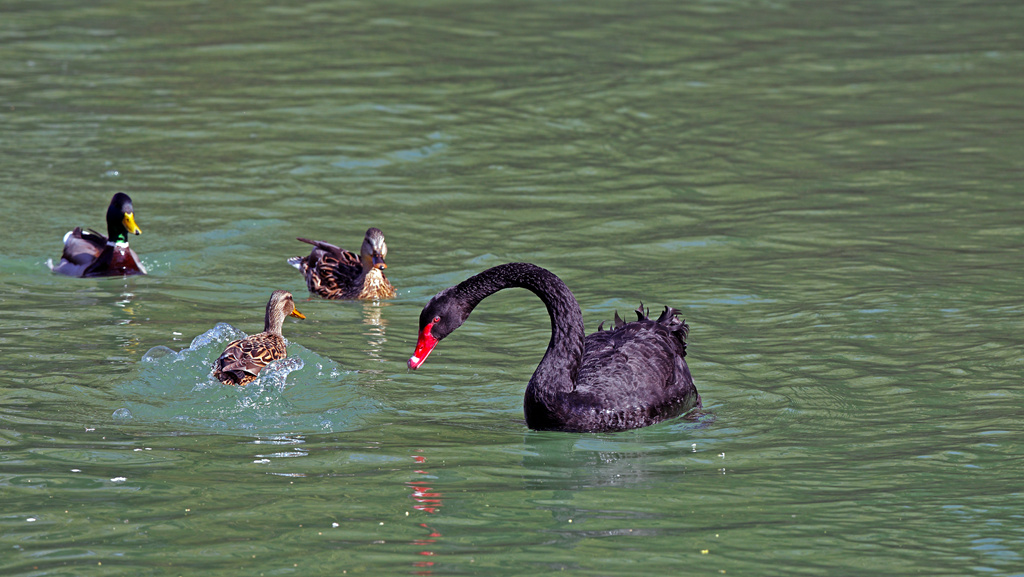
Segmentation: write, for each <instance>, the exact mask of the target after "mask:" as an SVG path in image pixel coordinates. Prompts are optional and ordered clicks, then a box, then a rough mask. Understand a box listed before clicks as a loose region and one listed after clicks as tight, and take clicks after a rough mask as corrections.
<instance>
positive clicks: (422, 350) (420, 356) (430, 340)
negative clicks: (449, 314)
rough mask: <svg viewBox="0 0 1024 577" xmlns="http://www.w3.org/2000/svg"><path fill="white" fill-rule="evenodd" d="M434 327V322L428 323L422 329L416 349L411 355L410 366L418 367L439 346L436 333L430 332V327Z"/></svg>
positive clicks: (412, 367) (411, 367)
mask: <svg viewBox="0 0 1024 577" xmlns="http://www.w3.org/2000/svg"><path fill="white" fill-rule="evenodd" d="M432 328H434V323H427V326H425V327H423V330H422V331H420V338H419V339H418V340H417V341H416V350H415V351H414V352H413V353H412V356H411V357H409V368H410V369H418V368H420V365H422V364H423V361H425V360H427V357H428V356H429V355H430V351H432V350H434V347H435V346H437V339H435V338H434V335H432V334H430V329H432Z"/></svg>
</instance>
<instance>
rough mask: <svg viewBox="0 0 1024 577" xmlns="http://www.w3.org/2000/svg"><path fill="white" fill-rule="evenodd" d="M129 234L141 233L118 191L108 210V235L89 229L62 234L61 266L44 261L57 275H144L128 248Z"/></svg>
mask: <svg viewBox="0 0 1024 577" xmlns="http://www.w3.org/2000/svg"><path fill="white" fill-rule="evenodd" d="M129 234H136V235H138V234H142V231H141V230H139V227H138V226H137V225H136V224H135V211H134V209H133V208H132V199H131V197H129V196H128V195H127V194H125V193H123V192H119V193H117V194H115V195H114V198H112V199H110V206H109V207H107V236H103V235H102V234H100V233H98V232H96V231H95V230H91V229H84V230H83V229H82V227H80V226H79V227H75V230H72V231H68V233H67V234H65V235H64V252H63V254H61V256H60V263H58V264H57V266H53V260H52V259H50V260H48V261H47V262H46V264H47V266H49V267H50V270H52V271H53V272H56V273H60V274H65V275H68V276H77V277H92V276H127V275H133V274H146V267H144V266H142V263H141V262H140V261H139V255H137V254H135V251H134V250H132V249H131V248H129V247H128V235H129Z"/></svg>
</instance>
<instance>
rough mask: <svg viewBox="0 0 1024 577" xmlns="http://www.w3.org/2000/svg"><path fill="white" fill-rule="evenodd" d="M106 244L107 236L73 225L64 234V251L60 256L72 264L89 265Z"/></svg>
mask: <svg viewBox="0 0 1024 577" xmlns="http://www.w3.org/2000/svg"><path fill="white" fill-rule="evenodd" d="M106 246H107V237H105V236H103V235H102V234H100V233H98V232H96V231H95V230H90V229H84V230H83V229H82V227H80V226H79V227H75V230H72V231H69V232H68V233H67V234H65V235H64V252H63V253H61V255H60V258H62V259H63V260H66V261H68V262H70V263H72V264H78V265H83V264H84V265H89V264H92V262H93V261H94V260H96V258H97V257H99V256H100V253H101V252H103V249H104V247H106Z"/></svg>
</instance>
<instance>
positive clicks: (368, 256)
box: [288, 228, 395, 300]
mask: <svg viewBox="0 0 1024 577" xmlns="http://www.w3.org/2000/svg"><path fill="white" fill-rule="evenodd" d="M297 240H300V241H302V242H306V243H309V244H311V245H313V247H314V248H313V250H312V251H311V252H310V253H309V256H305V257H303V256H296V257H292V258H290V259H288V264H290V265H292V266H293V267H295V268H297V269H298V270H299V272H301V273H302V276H304V277H306V286H307V287H309V292H311V293H313V294H315V295H318V296H320V297H323V298H325V299H370V300H379V299H389V298H392V297H394V296H395V287H393V286H391V283H390V282H388V279H387V277H385V276H384V269H386V268H387V267H388V265H387V264H385V263H384V259H385V258H387V256H388V245H387V244H385V243H384V233H383V232H381V231H380V229H379V228H371V229H369V230H367V231H366V238H364V239H363V246H362V248H361V249H360V250H359V256H358V257H357V256H356V255H355V254H354V253H352V252H350V251H347V250H344V249H341V248H338V247H336V246H334V245H333V244H330V243H326V242H323V241H320V240H309V239H306V238H299V239H297Z"/></svg>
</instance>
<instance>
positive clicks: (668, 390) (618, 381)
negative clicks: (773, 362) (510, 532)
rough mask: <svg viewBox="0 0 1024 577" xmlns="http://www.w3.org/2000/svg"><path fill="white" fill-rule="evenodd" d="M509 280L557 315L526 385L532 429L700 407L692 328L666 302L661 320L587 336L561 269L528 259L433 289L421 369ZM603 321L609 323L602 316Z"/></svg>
mask: <svg viewBox="0 0 1024 577" xmlns="http://www.w3.org/2000/svg"><path fill="white" fill-rule="evenodd" d="M510 287H521V288H525V289H527V290H529V291H531V292H533V293H534V294H536V295H537V296H539V297H540V299H541V300H542V301H544V304H545V305H546V306H547V309H548V314H549V315H550V316H551V341H550V342H549V343H548V349H547V351H546V352H545V353H544V358H543V359H541V361H540V364H539V365H538V366H537V370H536V371H535V372H534V373H533V377H531V378H530V384H529V385H527V387H526V397H525V399H524V400H523V409H524V411H525V413H526V425H527V426H528V427H530V428H531V429H538V430H550V431H569V432H594V431H622V430H626V429H635V428H638V427H646V426H648V425H653V424H654V423H658V422H660V421H663V420H665V419H669V418H672V417H675V416H677V415H681V414H683V413H685V412H687V411H689V410H690V409H693V408H695V407H696V408H699V407H700V406H701V399H700V394H698V393H697V388H696V387H695V386H694V385H693V378H692V377H691V376H690V369H689V367H687V366H686V361H685V360H683V357H684V356H685V355H686V336H687V334H688V333H689V327H688V326H687V324H686V323H685V322H683V321H680V320H679V319H678V318H677V317H676V316H675V315H676V313H677V311H676V310H675V309H673V308H671V307H665V312H664V313H662V315H661V316H660V317H659V318H658V319H657V320H651V319H649V318H647V315H646V314H645V313H644V312H643V310H642V306H643V305H641V309H637V317H638V320H637V321H635V322H631V323H625V322H623V321H622V319H620V318H619V315H618V313H616V314H615V328H614V329H609V330H606V331H602V330H601V327H598V331H597V332H596V333H593V334H591V335H590V336H588V337H585V338H584V336H583V313H582V312H580V306H579V303H577V302H576V297H574V296H573V294H572V292H571V291H570V290H569V287H567V286H565V283H563V282H562V280H561V279H559V278H558V277H557V276H555V275H554V273H552V272H550V271H548V270H546V269H543V268H541V267H539V266H537V265H533V264H529V263H510V264H503V265H499V266H496V267H494V268H490V269H487V270H485V271H483V272H482V273H480V274H478V275H475V276H472V277H470V278H468V279H466V280H465V281H463V282H462V283H460V284H458V285H456V286H453V287H449V288H446V289H444V290H443V291H441V292H439V293H437V294H436V295H434V297H433V298H432V299H430V302H429V303H427V306H425V307H423V311H422V312H421V313H420V332H419V340H418V341H417V343H416V351H415V352H414V353H413V356H412V358H410V359H409V368H410V369H416V368H419V366H420V365H422V364H423V361H425V360H426V359H427V355H429V354H430V351H432V350H433V349H434V346H436V345H437V343H438V342H439V341H440V340H441V339H443V338H445V337H446V336H448V335H450V334H451V333H452V332H453V331H454V330H455V329H457V328H459V327H460V326H461V325H462V323H463V322H465V320H466V318H467V317H469V314H470V313H471V312H473V309H474V308H475V307H476V306H477V305H478V304H480V301H482V300H483V299H485V298H487V297H488V296H490V295H492V294H494V293H496V292H498V291H500V290H501V289H505V288H510ZM602 325H603V323H602Z"/></svg>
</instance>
